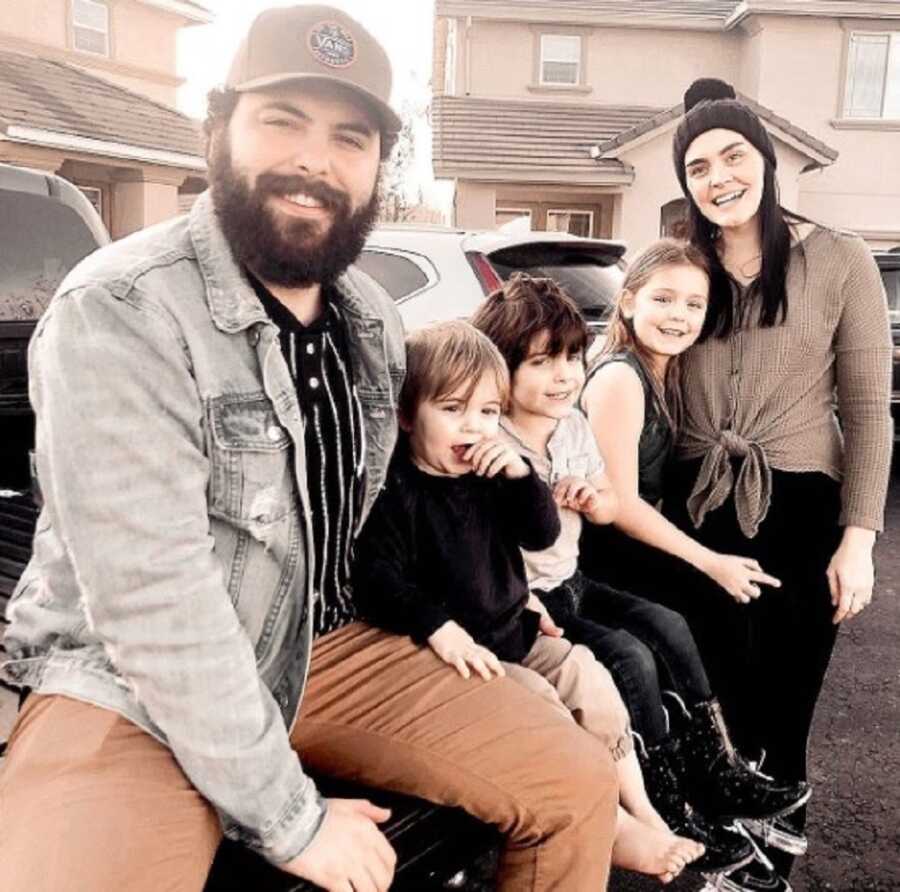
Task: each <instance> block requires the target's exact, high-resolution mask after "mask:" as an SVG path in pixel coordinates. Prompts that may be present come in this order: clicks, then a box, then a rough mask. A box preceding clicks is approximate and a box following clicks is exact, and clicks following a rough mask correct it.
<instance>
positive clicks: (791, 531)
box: [582, 461, 842, 872]
mask: <svg viewBox="0 0 900 892" xmlns="http://www.w3.org/2000/svg"><path fill="white" fill-rule="evenodd" d="M699 468H700V462H699V461H694V462H679V463H676V464H675V465H674V467H673V468H672V470H671V471H670V472H669V474H668V475H667V480H666V495H665V508H664V513H665V514H666V516H667V517H669V519H670V520H672V521H673V522H674V523H675V524H676V525H677V526H679V527H680V528H681V529H683V530H684V531H685V532H686V533H688V535H690V536H693V537H694V538H695V539H697V540H698V541H700V542H702V543H703V544H704V545H707V546H708V547H710V548H712V549H714V550H715V551H719V552H723V553H726V554H739V555H746V556H748V557H752V558H756V559H757V560H758V561H759V562H760V564H761V565H762V567H763V569H764V570H765V571H766V572H768V573H771V574H772V575H773V576H776V577H778V578H779V579H780V580H781V583H782V587H781V588H780V589H771V588H766V587H764V589H763V594H762V595H761V597H760V598H758V599H757V600H755V601H753V602H752V603H750V604H747V605H741V604H738V603H737V602H736V601H734V600H733V599H732V598H731V597H730V596H729V595H727V594H726V592H725V591H724V590H723V589H721V588H719V587H718V586H717V585H716V584H715V583H713V582H711V581H710V580H709V579H707V578H706V577H705V576H703V575H702V574H700V573H698V572H697V571H695V570H693V568H691V567H688V566H687V565H686V564H685V563H684V562H683V561H680V560H678V559H677V558H673V557H671V556H669V555H666V554H664V553H662V552H660V551H658V550H657V549H653V548H648V547H646V546H643V545H641V544H640V543H637V542H635V541H634V540H629V539H628V537H626V536H624V535H623V534H621V533H618V532H617V531H615V530H610V531H599V528H595V530H598V531H599V532H594V531H592V532H591V535H590V538H586V539H585V540H583V543H582V554H583V555H584V556H585V565H586V567H587V569H588V570H589V571H592V572H594V573H595V574H596V573H597V572H598V571H601V570H602V568H604V567H605V568H606V572H605V573H604V575H603V576H601V577H600V578H602V579H604V581H608V582H610V583H611V584H613V585H621V584H622V583H623V580H625V579H627V580H630V582H629V586H630V588H631V590H634V591H636V592H638V593H639V594H642V595H644V596H646V597H650V598H654V599H656V600H658V601H660V602H661V603H664V604H666V605H667V606H669V607H673V608H675V609H677V610H679V611H680V612H681V613H683V614H684V616H685V618H686V619H687V620H688V623H689V624H690V627H691V630H692V631H693V633H694V636H695V638H696V639H697V644H698V645H699V648H700V653H701V655H702V657H703V663H704V665H705V666H706V670H707V672H708V674H709V678H710V683H711V685H712V689H713V692H714V693H715V695H716V696H718V697H719V699H720V700H721V703H722V708H723V711H724V713H725V717H726V720H727V723H728V726H729V729H730V730H731V732H732V735H733V737H734V739H735V743H736V744H737V746H738V748H739V749H740V750H741V752H743V753H744V754H746V755H748V756H751V757H752V756H753V755H754V754H758V753H759V752H760V750H763V749H764V750H765V752H766V762H765V766H764V770H765V771H766V773H768V774H771V775H773V776H775V777H778V778H783V779H786V780H788V779H796V780H801V779H802V780H805V779H806V752H807V743H808V739H809V730H810V726H811V724H812V718H813V712H814V710H815V706H816V701H817V700H818V697H819V693H820V691H821V688H822V683H823V681H824V678H825V673H826V670H827V668H828V663H829V660H830V659H831V653H832V650H833V648H834V643H835V638H836V633H837V627H836V626H834V625H833V624H832V622H831V618H832V616H833V613H834V608H833V607H832V605H831V597H830V593H829V589H828V582H827V579H826V577H825V570H826V568H827V566H828V562H829V561H830V560H831V556H832V555H833V554H834V551H835V549H836V548H837V546H838V544H839V542H840V538H841V534H842V530H841V528H840V526H839V525H838V517H839V513H840V485H839V484H838V483H836V482H835V481H833V480H831V479H830V478H829V477H827V476H826V475H824V474H820V473H816V472H807V473H789V472H784V471H773V472H772V476H773V481H772V485H773V492H772V500H771V504H770V507H769V511H768V513H767V515H766V518H765V520H764V521H763V523H762V524H761V526H760V529H759V533H758V534H757V535H756V536H755V537H754V538H753V539H748V538H747V537H745V536H744V535H743V534H742V533H741V531H740V528H739V526H738V524H737V518H736V515H735V510H734V502H733V500H732V499H729V500H728V501H727V502H726V503H725V504H724V505H723V506H722V507H721V508H719V509H717V510H716V511H713V512H712V513H710V514H709V515H707V517H706V520H705V522H704V524H703V526H702V527H701V528H700V529H699V530H696V529H694V527H693V524H692V523H691V521H690V518H689V517H688V515H687V510H686V503H687V497H688V495H689V493H690V491H691V489H692V488H693V485H694V480H695V479H696V476H697V472H698V471H699ZM736 470H737V469H736V468H735V471H736ZM604 537H606V538H605V539H604ZM804 822H805V814H804V813H798V814H797V815H796V816H794V823H795V824H796V825H797V826H799V827H802V825H803V824H804ZM774 860H775V861H776V864H777V866H779V868H780V869H781V870H782V871H783V872H786V871H787V870H789V868H790V862H791V860H792V859H790V858H789V857H786V856H784V855H783V854H782V853H778V854H776V855H775V857H774Z"/></svg>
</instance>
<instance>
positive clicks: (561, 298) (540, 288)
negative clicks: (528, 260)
mask: <svg viewBox="0 0 900 892" xmlns="http://www.w3.org/2000/svg"><path fill="white" fill-rule="evenodd" d="M472 325H474V326H475V327H476V328H478V329H480V330H481V331H483V332H484V333H485V334H486V335H487V336H488V337H489V338H490V339H491V340H492V341H493V342H494V343H495V344H496V345H497V347H498V349H499V350H500V352H501V353H502V354H503V358H504V359H505V360H506V364H507V365H508V366H509V371H510V374H513V373H515V371H516V369H517V368H518V367H519V366H520V365H521V364H522V362H523V360H524V359H525V358H526V357H527V356H528V348H529V347H530V346H531V343H532V341H533V340H534V338H535V336H536V335H539V334H542V333H546V334H547V339H548V340H547V344H546V346H545V350H546V352H547V353H548V354H549V355H550V356H558V355H559V354H561V353H566V354H569V355H571V354H574V353H583V352H584V351H585V349H586V348H587V345H588V340H589V333H588V327H587V325H586V324H585V322H584V318H583V317H582V315H581V313H580V311H579V310H578V307H577V306H576V304H575V302H574V301H573V300H572V298H570V297H569V296H568V295H567V294H566V293H565V291H563V289H562V288H560V286H559V285H557V284H556V282H554V281H553V279H546V278H536V277H534V276H529V275H526V274H525V273H516V274H515V275H513V276H511V277H510V279H509V281H508V282H506V284H505V285H503V287H502V288H498V289H497V290H496V291H494V292H493V293H492V294H490V295H488V297H487V299H486V300H485V302H484V303H483V304H482V305H481V306H480V307H479V308H478V310H477V311H476V313H475V315H474V316H473V317H472Z"/></svg>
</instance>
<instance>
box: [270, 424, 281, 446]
mask: <svg viewBox="0 0 900 892" xmlns="http://www.w3.org/2000/svg"><path fill="white" fill-rule="evenodd" d="M266 436H267V437H268V438H269V439H270V440H271V441H272V442H273V443H277V442H278V441H279V440H280V439H281V428H280V427H279V426H278V425H277V424H273V425H272V426H271V427H270V428H269V429H268V430H267V431H266Z"/></svg>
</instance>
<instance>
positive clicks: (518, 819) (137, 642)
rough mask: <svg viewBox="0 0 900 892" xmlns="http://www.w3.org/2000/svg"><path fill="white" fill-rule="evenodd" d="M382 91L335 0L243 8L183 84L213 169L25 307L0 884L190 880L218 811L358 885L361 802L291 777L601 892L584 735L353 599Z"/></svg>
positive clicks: (377, 344) (601, 764)
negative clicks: (224, 52) (492, 839)
mask: <svg viewBox="0 0 900 892" xmlns="http://www.w3.org/2000/svg"><path fill="white" fill-rule="evenodd" d="M390 83H391V73H390V66H389V63H388V60H387V57H386V54H385V53H384V50H383V49H382V48H381V46H379V44H378V43H377V42H376V41H375V40H374V39H373V38H372V37H371V35H369V34H368V33H367V32H366V31H365V30H364V29H363V28H362V27H361V26H360V25H359V24H358V23H357V22H355V21H354V20H352V19H350V18H349V17H348V16H346V15H344V14H343V13H341V12H340V11H338V10H336V9H330V8H328V7H322V6H298V7H294V8H290V9H273V10H269V11H267V12H265V13H263V14H262V15H260V16H259V17H258V18H257V19H256V21H255V22H254V23H253V25H252V26H251V28H250V30H249V32H248V34H247V36H246V38H245V40H244V42H243V44H242V45H241V47H240V49H239V50H238V52H237V55H236V57H235V60H234V62H233V64H232V66H231V70H230V73H229V75H228V79H227V82H226V87H225V89H224V90H221V91H215V92H214V93H213V94H212V95H211V97H210V110H209V117H208V120H207V122H206V132H207V136H208V160H209V175H210V184H211V189H210V192H209V193H207V194H204V195H203V196H201V197H200V198H199V200H198V201H197V203H196V205H195V206H194V208H193V210H192V212H191V213H190V215H189V216H187V217H183V218H179V219H177V220H173V221H171V222H167V223H165V224H162V225H159V226H157V227H154V228H152V229H149V230H147V231H144V232H141V233H138V234H136V235H134V236H132V237H129V238H127V239H124V240H122V241H121V242H118V243H117V244H114V245H112V246H109V247H107V248H105V249H103V250H101V251H99V252H97V253H96V254H94V255H93V256H92V257H90V258H88V259H87V260H86V261H85V262H84V263H83V264H82V265H80V266H79V267H78V268H77V269H76V270H75V271H73V273H72V274H71V275H70V276H69V277H68V279H67V280H66V281H65V282H64V283H63V285H62V286H61V287H60V290H59V292H58V293H57V295H56V296H55V298H54V300H53V301H52V304H51V306H50V308H49V309H48V311H47V313H46V314H45V315H44V317H43V318H42V319H41V321H40V324H39V326H38V329H37V331H36V334H35V337H34V340H33V343H32V345H31V352H30V368H31V382H32V383H31V387H32V389H31V397H32V401H33V404H34V409H35V414H36V418H37V437H36V440H37V447H36V464H37V473H38V478H39V483H40V486H41V489H42V491H43V495H44V508H43V510H42V513H41V516H40V520H39V522H38V527H37V533H36V536H35V542H34V556H33V559H32V561H31V563H30V564H29V566H28V568H27V570H26V572H25V574H24V575H23V577H22V579H21V581H20V583H19V585H18V588H17V591H16V593H15V595H14V597H13V599H12V601H11V604H10V607H9V614H8V618H9V621H10V626H9V631H8V634H7V637H6V648H7V651H8V654H9V661H8V662H7V663H6V665H5V672H6V675H7V677H8V678H9V679H11V680H12V681H14V682H16V683H17V684H20V685H23V686H25V687H26V688H28V689H30V691H31V693H30V694H29V695H28V697H27V699H26V700H25V703H24V707H23V709H22V712H21V714H20V717H19V720H18V722H17V724H16V727H15V729H14V732H13V734H12V737H11V739H10V745H9V751H8V756H7V759H6V764H5V765H4V768H3V772H2V775H0V814H3V816H4V826H3V831H2V833H0V888H2V889H4V890H6V892H51V890H53V892H58V890H61V889H65V890H69V892H76V890H84V892H87V890H90V892H121V890H126V889H127V890H129V892H143V890H148V892H149V890H158V889H177V890H184V892H199V890H201V889H202V887H203V884H204V882H205V878H206V875H207V873H208V869H209V866H210V863H211V861H212V858H213V855H214V853H215V850H216V847H217V846H218V844H219V842H220V840H221V838H222V834H223V832H224V833H225V834H227V835H228V836H229V837H232V838H234V839H237V840H240V841H241V842H243V843H245V844H246V845H247V846H249V847H251V848H253V849H255V850H256V851H258V852H259V853H261V854H262V855H263V856H264V857H266V858H268V859H269V860H270V861H271V862H272V863H275V864H277V865H279V866H280V867H281V868H283V869H284V870H285V871H287V872H289V873H291V874H294V875H295V876H298V877H303V878H306V879H309V880H311V881H313V882H315V883H316V884H318V885H319V886H321V887H323V888H325V889H328V890H335V892H338V890H339V892H347V890H356V892H370V890H384V889H387V888H388V886H389V885H390V882H391V879H392V876H393V871H394V866H395V855H394V852H393V850H392V849H391V846H390V845H389V843H388V842H387V840H386V838H385V837H384V835H383V834H382V832H381V831H380V830H379V827H378V824H379V823H381V822H383V821H384V820H386V819H387V817H388V813H387V812H385V811H384V810H382V809H380V808H377V807H375V806H374V805H372V804H371V803H369V802H366V801H360V800H340V799H330V800H326V799H324V798H323V797H322V796H321V795H320V794H319V792H318V791H317V789H316V786H315V784H314V782H313V781H312V780H311V778H310V776H309V775H308V774H307V773H306V770H305V769H312V770H314V771H316V772H326V773H329V774H332V775H335V776H338V777H343V778H348V779H354V780H358V781H361V782H365V783H367V784H369V785H372V786H381V787H385V788H390V789H393V790H397V791H400V792H405V793H412V794H417V795H420V796H423V797H425V798H428V799H430V800H432V801H435V802H441V803H448V804H453V805H461V806H463V807H464V808H466V809H467V810H468V811H470V812H471V813H473V814H475V815H477V816H478V817H480V818H482V819H484V820H485V821H490V822H492V823H494V824H495V825H497V826H499V827H500V828H501V830H503V831H504V833H506V834H507V845H506V847H505V849H504V852H503V854H502V856H501V866H500V880H499V883H500V887H501V888H502V889H505V890H516V892H521V890H526V889H550V888H555V889H560V888H564V889H567V890H579V889H584V890H587V889H591V890H596V889H599V888H603V885H604V883H605V879H606V875H607V869H608V864H609V857H610V847H611V843H612V836H613V825H614V813H615V799H616V788H615V781H614V775H613V770H612V766H611V764H610V763H609V758H608V754H606V753H605V752H604V751H603V750H602V749H601V748H599V747H598V746H596V745H595V743H594V741H593V739H592V738H590V737H588V736H587V735H585V734H583V733H582V732H581V731H580V730H579V729H578V728H577V727H576V726H575V725H574V723H572V722H570V721H567V719H566V718H565V717H564V716H561V715H560V713H559V710H558V709H557V708H555V706H554V705H553V704H552V703H549V702H547V701H545V700H541V699H539V698H536V697H534V695H532V694H529V693H528V692H527V691H525V690H524V689H523V688H520V687H519V686H517V685H516V684H515V683H514V682H512V681H510V680H508V679H505V678H500V679H494V680H493V681H490V682H485V681H482V680H480V679H479V680H475V679H470V680H464V679H462V678H461V677H459V676H458V675H457V673H456V672H455V671H454V670H453V669H451V668H448V667H447V666H445V665H444V664H443V663H441V662H440V661H439V660H438V659H437V658H436V657H435V656H434V655H433V654H432V653H431V652H430V651H429V650H427V649H422V648H421V647H418V646H417V645H415V644H414V643H413V642H412V641H411V640H410V639H408V638H400V637H398V636H393V635H389V634H387V633H384V632H381V631H378V630H375V629H372V628H370V627H368V626H366V625H364V624H362V623H360V622H358V621H356V619H355V612H354V607H353V601H352V596H351V592H350V591H349V588H348V585H347V580H348V573H349V563H350V560H351V557H352V554H351V552H352V543H353V539H354V537H355V536H356V534H357V532H358V530H359V528H360V526H361V524H362V522H363V521H364V520H365V518H366V516H367V514H368V512H369V510H370V508H371V505H372V502H373V501H374V498H375V496H376V494H377V493H378V491H379V489H380V488H381V485H382V482H383V480H384V477H385V471H386V466H387V462H388V459H389V457H390V454H391V451H392V448H393V445H394V440H395V437H396V420H395V412H394V410H395V407H396V398H397V393H398V388H399V386H400V384H401V383H402V379H403V374H404V367H405V355H404V345H403V336H402V329H401V326H400V322H399V319H398V316H397V313H396V310H395V308H394V306H393V305H392V303H391V302H390V300H389V299H388V298H387V296H386V295H385V294H383V292H382V291H381V290H380V289H379V288H377V287H376V286H375V285H374V283H372V281H371V280H370V279H368V278H367V277H366V276H364V275H363V274H361V273H360V272H357V271H355V270H354V269H353V267H352V266H351V264H352V261H353V259H354V258H355V257H356V256H357V255H358V253H359V251H360V249H361V247H362V245H363V242H364V239H365V236H366V233H367V232H368V230H369V228H370V226H371V224H372V221H373V219H374V216H375V211H376V204H377V181H378V174H379V167H380V163H381V161H383V160H384V158H385V157H386V156H387V154H388V152H389V151H390V147H391V144H392V142H393V140H394V138H395V135H396V133H397V130H398V128H399V123H400V122H399V120H398V119H397V116H396V114H395V113H394V112H393V111H392V109H391V108H390V106H389V105H388V97H389V95H390Z"/></svg>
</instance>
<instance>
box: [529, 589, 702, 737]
mask: <svg viewBox="0 0 900 892" xmlns="http://www.w3.org/2000/svg"><path fill="white" fill-rule="evenodd" d="M541 600H542V601H543V602H544V604H545V606H546V607H547V609H548V610H549V612H550V615H551V616H552V617H553V619H554V620H555V621H556V623H557V624H558V625H560V626H562V627H563V628H564V629H565V634H566V637H567V638H568V639H569V640H570V641H574V642H575V643H576V644H584V645H585V646H586V647H588V648H589V649H590V650H591V652H592V653H593V654H594V656H595V657H596V658H597V659H598V660H599V661H600V662H601V663H603V665H604V666H606V668H607V669H609V671H610V673H611V675H612V677H613V680H614V681H615V683H616V687H617V688H618V689H619V693H620V694H621V695H622V699H623V700H624V701H625V705H626V706H627V707H628V712H629V714H630V716H631V723H632V726H633V727H634V730H635V731H637V732H638V733H639V734H640V735H641V737H642V738H643V740H644V743H646V744H647V745H648V746H652V745H655V744H657V743H659V742H661V741H662V740H663V738H665V736H666V734H667V733H668V726H667V721H666V715H665V710H664V709H663V702H662V691H663V689H664V688H669V689H671V690H674V691H675V693H677V694H678V695H679V696H680V697H682V698H683V699H684V700H685V701H686V702H687V703H688V704H692V703H700V702H702V701H704V700H708V699H709V698H710V697H711V696H712V694H711V692H710V687H709V681H708V679H707V677H706V672H705V671H704V669H703V662H702V660H701V659H700V654H699V652H698V650H697V645H696V644H695V643H694V638H693V635H692V634H691V630H690V628H689V627H688V624H687V622H686V621H685V619H684V617H683V616H682V615H681V614H680V613H676V612H675V611H674V610H669V609H668V608H667V607H663V606H661V605H660V604H656V603H654V602H653V601H650V600H648V599H646V598H641V597H638V596H636V595H632V594H630V593H629V592H625V591H619V590H617V589H614V588H611V587H610V586H608V585H603V584H601V583H599V582H595V581H594V580H592V579H589V578H588V577H586V576H585V575H584V574H582V573H576V574H575V575H574V576H572V577H571V578H570V579H567V580H566V581H565V582H564V583H563V584H562V585H561V586H559V587H558V588H555V589H553V590H552V591H550V592H543V593H541Z"/></svg>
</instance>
